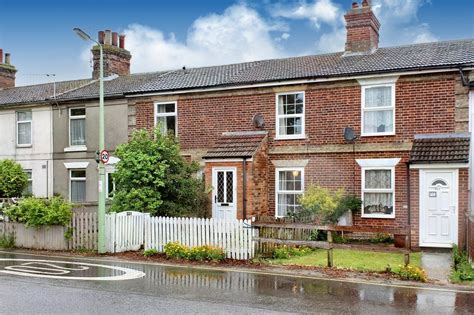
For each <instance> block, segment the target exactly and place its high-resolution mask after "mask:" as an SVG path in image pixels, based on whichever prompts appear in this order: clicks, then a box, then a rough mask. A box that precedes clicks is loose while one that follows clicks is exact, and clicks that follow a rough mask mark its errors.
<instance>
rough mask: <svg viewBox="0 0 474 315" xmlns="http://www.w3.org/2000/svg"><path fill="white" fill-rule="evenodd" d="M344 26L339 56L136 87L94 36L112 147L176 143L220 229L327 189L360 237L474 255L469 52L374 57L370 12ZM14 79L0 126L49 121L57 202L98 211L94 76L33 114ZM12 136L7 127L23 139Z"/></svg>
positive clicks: (250, 65)
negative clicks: (166, 136)
mask: <svg viewBox="0 0 474 315" xmlns="http://www.w3.org/2000/svg"><path fill="white" fill-rule="evenodd" d="M345 18H346V22H347V23H346V24H347V39H346V46H345V51H343V52H339V53H332V54H325V55H312V56H303V57H294V58H285V59H274V60H262V61H254V62H247V63H240V64H230V65H221V66H212V67H202V68H189V69H187V68H183V69H179V70H174V71H163V72H150V73H145V74H129V67H130V62H131V54H130V53H129V52H128V51H126V50H125V48H124V44H123V43H124V37H118V35H117V34H116V33H115V35H114V33H111V32H110V31H107V32H105V33H104V32H99V38H98V40H99V41H100V42H101V43H104V45H105V49H104V52H105V54H106V56H105V60H106V67H107V69H106V73H107V74H108V75H113V76H110V77H109V78H107V80H106V82H105V89H106V103H105V106H106V116H107V117H109V118H108V119H107V120H106V126H109V127H110V132H109V133H107V134H106V147H107V148H108V149H109V150H110V151H111V152H112V153H113V150H114V148H115V146H116V145H117V144H119V143H121V142H125V141H126V140H127V136H129V135H130V133H131V132H132V130H134V129H137V128H146V129H149V130H151V129H152V128H153V127H154V126H160V127H161V128H162V130H163V131H164V132H172V133H174V134H175V135H176V137H177V138H178V139H179V142H180V145H181V148H182V153H183V154H184V155H185V156H186V157H187V158H189V159H190V160H195V161H198V162H200V163H201V165H202V173H203V176H204V178H205V181H206V183H207V184H208V185H209V186H210V187H212V193H211V194H210V198H212V216H213V217H221V218H250V217H253V216H257V215H270V216H275V217H285V216H287V215H288V213H290V212H292V211H298V210H299V208H300V206H299V204H298V198H299V196H301V195H302V194H303V192H304V191H305V188H307V187H309V186H310V185H321V186H323V187H328V188H330V189H334V190H335V189H338V188H344V189H345V191H346V192H348V193H354V194H356V195H358V196H360V197H361V198H362V199H363V206H362V210H361V211H360V213H354V217H353V222H354V225H355V226H360V227H366V228H380V227H387V228H400V229H402V228H403V229H406V228H409V230H410V232H411V235H410V236H411V238H410V239H411V246H412V247H414V248H418V247H450V246H452V244H453V243H456V244H459V245H461V246H462V245H465V244H466V243H467V242H466V241H470V244H474V240H472V239H471V238H472V236H471V237H470V238H469V239H468V236H467V233H466V230H467V229H466V226H467V222H468V220H469V219H468V218H467V214H468V213H469V212H471V216H473V217H474V207H473V205H472V202H471V201H470V200H473V195H472V194H473V190H472V189H471V187H472V184H473V183H474V180H473V178H474V177H473V176H472V174H471V168H470V164H469V163H470V160H472V158H470V157H472V153H471V151H472V146H470V142H471V133H470V131H471V130H472V122H473V113H474V110H473V108H474V104H473V103H474V71H473V70H474V39H467V40H456V41H447V42H436V43H425V44H416V45H407V46H398V47H378V42H379V28H380V23H379V21H378V19H377V17H376V16H375V15H374V13H373V11H372V9H371V6H370V3H369V2H368V1H363V2H362V4H358V3H357V2H354V3H353V5H352V8H351V9H350V10H349V11H348V13H347V14H346V15H345ZM119 38H120V43H118V39H119ZM109 46H110V47H109ZM92 53H93V55H94V56H95V57H96V55H97V53H96V51H94V49H93V50H92ZM157 58H159V56H157ZM94 69H95V70H96V69H97V58H94ZM12 71H13V72H12ZM14 71H16V69H14V68H13V70H12V67H11V66H10V65H8V66H5V67H3V68H2V65H0V79H1V80H0V84H3V83H2V82H6V83H5V84H4V85H3V86H1V85H0V112H1V113H0V114H2V113H6V111H7V110H8V111H10V114H12V113H13V114H12V115H13V116H11V117H14V115H15V113H16V112H19V111H20V112H21V111H22V109H23V108H25V109H28V108H32V110H33V111H34V108H35V107H36V105H37V104H36V103H38V104H41V105H42V106H45V108H48V111H49V112H50V113H51V114H50V115H51V118H49V120H48V122H47V124H49V125H48V126H46V128H52V130H53V132H52V134H53V139H52V140H50V144H49V147H48V154H49V155H48V158H49V159H51V156H52V160H53V161H52V163H53V165H54V172H52V175H51V176H52V177H53V182H54V184H51V183H50V184H49V185H50V186H51V187H53V193H60V194H63V195H64V196H65V197H69V198H71V196H74V197H75V198H76V197H78V198H79V197H80V199H81V198H82V199H81V200H85V201H96V190H97V167H96V164H95V162H94V152H95V150H97V143H96V140H97V139H96V138H95V137H93V136H91V135H93V134H94V133H95V132H96V129H97V98H98V83H97V80H96V79H94V73H93V78H92V79H88V80H86V81H84V82H83V81H78V82H76V83H77V84H78V85H79V86H75V87H71V88H70V89H67V90H64V89H62V90H61V91H60V92H59V93H57V94H54V97H52V96H51V93H49V94H50V95H49V96H47V95H41V97H38V99H35V100H34V101H33V102H27V101H28V95H30V94H31V93H33V92H34V91H38V90H41V87H40V85H37V86H32V87H28V88H27V90H28V93H21V89H22V87H18V88H14V87H12V85H14V83H13V84H12V82H11V80H10V79H11V77H12V75H13V78H14ZM114 74H115V75H114ZM13 82H14V81H13ZM58 84H61V83H58ZM2 88H3V90H2ZM10 94H15V95H19V96H18V98H20V99H21V100H19V101H16V102H18V104H21V105H18V106H17V105H16V103H12V101H11V99H10V98H9V95H10ZM35 102H36V103H35ZM1 117H2V115H0V118H1ZM18 117H19V116H18ZM22 117H23V116H22ZM28 117H30V116H28ZM33 118H34V115H33ZM33 120H34V119H33ZM76 120H77V121H76ZM16 123H23V121H17V122H16ZM32 123H33V125H34V128H35V130H38V129H37V128H39V124H40V123H39V122H38V121H36V122H35V121H33V122H32ZM9 124H10V125H9V126H10V127H8V128H7V127H4V125H3V124H2V125H0V126H1V127H2V128H6V129H8V130H10V131H11V130H15V129H14V128H15V126H16V125H15V120H14V119H13V120H12V119H10V122H9ZM71 125H74V126H76V127H77V128H75V129H74V130H75V131H74V132H72V131H71V130H70V126H71ZM5 126H6V125H5ZM12 128H13V129H12ZM48 130H49V129H48ZM5 134H6V133H5ZM1 136H2V135H0V137H1ZM2 141H3V140H2ZM33 146H35V144H33ZM14 147H15V146H12V148H13V149H12V150H23V148H14ZM0 155H2V156H4V154H2V152H0ZM110 171H113V167H112V166H111V167H110ZM79 175H80V176H79ZM73 182H74V183H73ZM79 182H80V183H79ZM71 184H74V185H71ZM73 186H74V187H73ZM49 194H50V193H49ZM470 209H471V210H470ZM471 220H472V219H471ZM472 221H473V222H474V220H472ZM472 225H473V230H474V224H472Z"/></svg>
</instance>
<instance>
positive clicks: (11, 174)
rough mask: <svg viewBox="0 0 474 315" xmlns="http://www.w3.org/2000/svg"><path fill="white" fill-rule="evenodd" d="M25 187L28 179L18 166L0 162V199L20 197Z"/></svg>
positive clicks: (10, 162) (4, 161) (15, 163)
mask: <svg viewBox="0 0 474 315" xmlns="http://www.w3.org/2000/svg"><path fill="white" fill-rule="evenodd" d="M27 185H28V177H27V176H26V174H25V172H24V171H23V168H22V167H21V165H20V164H18V163H17V162H15V161H13V160H2V161H0V198H12V197H21V195H22V194H23V192H24V190H25V188H26V186H27Z"/></svg>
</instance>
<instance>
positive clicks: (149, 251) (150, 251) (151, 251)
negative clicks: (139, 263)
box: [143, 248, 159, 257]
mask: <svg viewBox="0 0 474 315" xmlns="http://www.w3.org/2000/svg"><path fill="white" fill-rule="evenodd" d="M158 254H159V252H158V251H157V250H156V249H154V248H150V249H147V250H146V251H144V252H143V256H145V257H152V256H155V255H158Z"/></svg>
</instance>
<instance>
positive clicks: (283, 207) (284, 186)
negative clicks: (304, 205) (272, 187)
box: [275, 167, 304, 217]
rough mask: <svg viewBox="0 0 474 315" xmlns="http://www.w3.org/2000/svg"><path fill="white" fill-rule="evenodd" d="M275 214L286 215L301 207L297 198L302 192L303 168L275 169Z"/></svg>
mask: <svg viewBox="0 0 474 315" xmlns="http://www.w3.org/2000/svg"><path fill="white" fill-rule="evenodd" d="M275 175H276V216H277V217H286V216H288V215H289V214H292V213H297V212H298V211H300V209H301V205H300V203H299V198H300V197H301V196H302V195H303V192H304V169H303V168H299V167H298V168H277V169H276V174H275Z"/></svg>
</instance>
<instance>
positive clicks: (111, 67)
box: [92, 30, 132, 79]
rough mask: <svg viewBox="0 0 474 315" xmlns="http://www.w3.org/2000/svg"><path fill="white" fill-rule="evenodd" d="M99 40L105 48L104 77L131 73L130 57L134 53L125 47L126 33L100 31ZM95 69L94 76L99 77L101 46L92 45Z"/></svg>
mask: <svg viewBox="0 0 474 315" xmlns="http://www.w3.org/2000/svg"><path fill="white" fill-rule="evenodd" d="M98 41H99V43H101V44H102V47H103V50H104V77H108V76H110V75H113V74H117V75H119V76H123V75H129V74H130V59H131V58H132V55H131V54H130V52H129V51H128V50H126V49H125V35H122V34H120V35H119V34H118V33H117V32H112V31H111V30H105V31H99V34H98ZM92 55H93V60H94V69H93V72H92V78H94V79H98V78H99V61H100V50H99V46H97V45H96V46H94V47H92Z"/></svg>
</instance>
